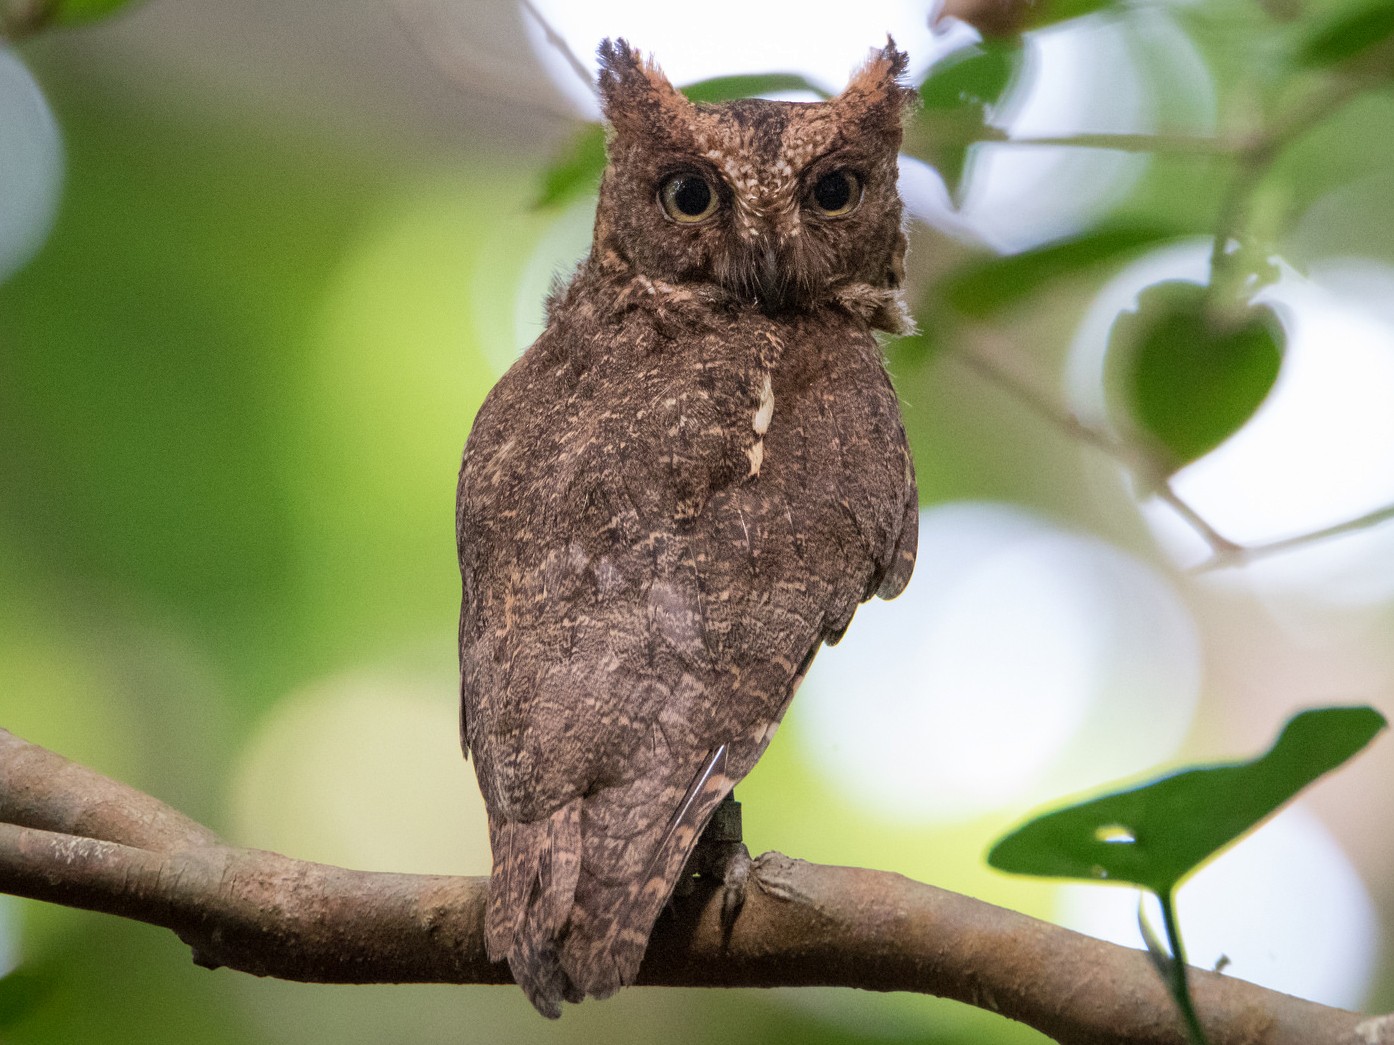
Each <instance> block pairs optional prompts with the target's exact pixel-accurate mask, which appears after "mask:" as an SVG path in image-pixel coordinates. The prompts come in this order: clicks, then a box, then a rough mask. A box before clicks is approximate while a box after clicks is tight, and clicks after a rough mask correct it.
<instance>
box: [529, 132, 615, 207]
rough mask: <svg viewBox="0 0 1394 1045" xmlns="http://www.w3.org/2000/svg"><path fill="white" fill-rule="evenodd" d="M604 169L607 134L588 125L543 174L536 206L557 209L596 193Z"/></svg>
mask: <svg viewBox="0 0 1394 1045" xmlns="http://www.w3.org/2000/svg"><path fill="white" fill-rule="evenodd" d="M604 170H605V131H604V130H603V129H602V128H601V126H600V124H598V123H588V124H586V126H585V127H583V128H582V129H581V131H580V133H579V134H577V135H576V137H574V138H572V139H571V142H570V143H569V144H568V145H567V146H566V149H565V151H564V152H563V153H562V154H561V156H559V157H558V158H557V159H556V160H555V161H554V162H553V163H552V165H551V166H550V167H548V168H547V169H546V170H545V171H544V172H543V173H542V191H541V192H539V193H538V195H537V202H536V204H535V206H538V207H555V206H557V205H558V204H561V203H568V202H570V201H571V200H573V199H575V198H576V197H577V196H584V195H585V194H586V193H588V192H594V191H595V187H596V186H597V185H599V184H600V175H601V173H602V172H603V171H604Z"/></svg>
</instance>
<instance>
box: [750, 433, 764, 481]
mask: <svg viewBox="0 0 1394 1045" xmlns="http://www.w3.org/2000/svg"><path fill="white" fill-rule="evenodd" d="M745 456H746V457H749V458H750V477H751V478H754V477H755V476H757V475H759V474H760V466H761V465H762V464H764V463H765V441H764V440H763V439H757V440H755V445H754V446H752V447H751V448H750V449H749V450H747V451H746V452H745Z"/></svg>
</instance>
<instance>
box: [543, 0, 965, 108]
mask: <svg viewBox="0 0 1394 1045" xmlns="http://www.w3.org/2000/svg"><path fill="white" fill-rule="evenodd" d="M534 3H535V4H536V6H537V8H538V10H540V11H541V12H542V14H543V16H544V17H545V18H546V19H547V21H548V22H549V23H550V24H551V25H552V27H553V28H555V29H556V30H557V32H558V33H559V34H560V35H561V36H562V37H563V38H564V39H565V40H566V41H567V42H568V43H569V44H570V45H571V49H572V50H573V51H575V52H576V55H577V56H578V57H579V58H580V59H581V61H582V62H584V63H586V65H587V66H588V67H589V68H590V69H591V70H592V72H594V71H595V69H596V59H595V49H596V47H597V46H598V45H599V44H600V41H601V40H603V39H605V38H606V37H617V36H622V37H624V38H625V39H627V40H628V41H629V42H630V43H631V44H632V45H633V46H635V47H637V48H639V49H640V50H641V51H643V52H645V53H646V54H652V55H653V56H654V57H655V58H656V59H657V60H658V64H659V65H660V66H661V67H662V68H663V71H664V73H666V74H667V75H668V78H669V79H670V80H672V81H673V82H674V83H676V84H687V83H692V82H694V81H697V80H705V79H708V78H710V77H713V76H730V75H735V74H738V73H778V72H798V73H803V74H804V75H805V76H807V77H808V78H809V79H810V80H813V81H814V82H815V83H817V84H819V85H820V86H822V87H824V88H825V89H826V90H828V91H840V90H841V89H842V88H843V87H844V86H846V83H847V79H848V77H849V76H850V75H851V73H852V71H853V70H854V69H855V68H857V67H858V66H860V65H861V64H862V62H864V61H866V58H867V55H868V54H869V53H870V51H871V49H872V48H874V47H878V48H879V47H882V46H884V45H885V42H886V34H887V33H890V34H891V35H892V36H894V37H895V42H896V46H898V47H899V48H901V50H903V51H905V52H906V53H908V54H909V55H910V71H909V75H910V78H911V79H912V80H913V81H914V82H916V83H918V82H919V80H920V79H922V78H923V76H924V73H925V71H926V70H927V69H928V68H929V65H930V62H931V61H932V60H933V59H934V58H936V57H937V56H939V55H941V54H943V53H946V51H947V50H950V49H952V48H953V47H957V46H958V45H959V44H960V43H961V41H962V39H963V36H962V34H961V33H955V34H954V35H953V37H952V38H945V37H936V36H934V35H933V34H931V33H930V31H929V9H928V6H927V5H925V4H924V3H920V2H915V0H870V2H865V3H860V4H848V5H843V6H840V7H838V8H837V9H836V11H835V13H834V12H833V11H832V10H829V11H827V12H822V11H819V10H818V9H817V8H810V6H809V5H808V4H807V3H805V2H800V0H777V2H770V3H751V2H750V0H706V2H705V3H703V4H702V5H701V7H700V8H690V7H685V6H683V5H681V4H655V3H653V2H652V0H597V2H594V3H586V4H577V3H569V2H566V0H534ZM520 17H522V18H523V19H524V21H525V22H526V23H527V28H528V33H529V36H530V38H531V39H532V42H533V47H534V48H535V50H536V52H537V54H538V56H539V57H540V58H541V60H542V61H543V63H544V64H545V66H546V68H547V71H548V74H549V75H550V76H551V77H552V78H553V80H555V82H556V83H557V85H558V86H559V87H560V88H561V89H562V90H563V91H564V92H565V93H566V94H567V96H568V97H569V98H570V99H572V101H573V102H574V103H575V104H576V106H577V108H578V109H579V110H580V111H581V112H583V113H585V114H586V115H587V116H590V117H591V118H595V117H596V116H598V115H599V113H598V110H597V108H596V103H595V98H594V97H593V96H592V95H591V94H589V92H587V91H586V89H585V86H584V85H583V84H582V83H581V80H580V77H578V76H577V75H576V73H575V72H574V71H573V70H572V69H571V68H570V67H569V66H568V65H567V64H566V62H565V60H564V59H563V58H562V56H561V55H560V54H558V52H557V49H556V48H555V47H553V46H552V45H551V44H549V43H548V42H547V40H546V37H545V36H544V34H543V32H542V28H541V27H540V26H539V25H538V24H537V20H536V19H535V18H533V17H531V16H530V15H528V14H526V13H523V14H521V15H520Z"/></svg>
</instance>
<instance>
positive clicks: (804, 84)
mask: <svg viewBox="0 0 1394 1045" xmlns="http://www.w3.org/2000/svg"><path fill="white" fill-rule="evenodd" d="M681 90H682V93H683V94H685V95H687V97H688V98H690V99H691V100H692V101H694V102H729V101H734V100H735V99H737V98H755V97H757V96H759V95H765V94H783V93H785V92H786V91H809V92H811V93H813V94H816V95H818V97H820V98H827V97H828V92H827V91H825V90H823V88H821V87H819V86H818V85H817V84H815V83H813V82H812V81H810V80H809V79H808V78H807V77H804V76H800V75H799V74H798V73H764V74H762V75H759V76H713V77H712V78H711V79H710V80H698V81H697V82H696V83H690V84H688V85H687V86H686V87H683V88H681Z"/></svg>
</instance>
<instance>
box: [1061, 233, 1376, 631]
mask: <svg viewBox="0 0 1394 1045" xmlns="http://www.w3.org/2000/svg"><path fill="white" fill-rule="evenodd" d="M1209 251H1210V241H1209V240H1197V241H1191V242H1188V243H1185V244H1180V245H1177V246H1172V247H1167V248H1165V249H1163V250H1159V251H1156V252H1154V253H1152V254H1150V255H1148V256H1147V257H1145V258H1143V259H1141V260H1140V261H1138V262H1136V263H1135V264H1133V265H1131V266H1129V267H1128V268H1126V269H1124V270H1123V272H1121V273H1120V274H1119V275H1118V276H1116V277H1115V278H1114V279H1113V280H1112V281H1111V282H1110V283H1109V284H1108V285H1107V286H1105V287H1104V289H1103V290H1102V291H1101V292H1100V293H1099V295H1098V296H1097V297H1096V298H1095V300H1094V303H1093V305H1092V306H1091V307H1090V309H1089V312H1088V313H1087V315H1086V316H1085V319H1084V321H1083V322H1082V323H1081V324H1080V327H1079V331H1078V332H1077V334H1076V335H1075V340H1074V344H1073V346H1072V348H1071V355H1070V364H1069V369H1068V373H1067V391H1068V396H1069V399H1070V402H1071V406H1072V408H1073V409H1074V410H1075V411H1076V412H1077V413H1079V414H1080V416H1081V417H1082V418H1084V419H1086V420H1089V421H1092V422H1093V423H1096V424H1105V423H1107V411H1106V409H1105V405H1104V390H1103V388H1104V386H1103V380H1102V374H1103V367H1104V356H1105V350H1106V347H1107V341H1108V331H1109V328H1110V327H1111V325H1112V323H1113V320H1114V318H1115V317H1116V316H1117V315H1118V313H1119V312H1120V311H1122V310H1124V309H1126V308H1130V307H1132V306H1133V305H1134V304H1135V302H1136V298H1137V294H1138V292H1139V291H1140V290H1141V289H1142V288H1144V287H1146V286H1148V285H1149V284H1152V283H1155V282H1158V281H1161V280H1167V279H1185V280H1190V281H1193V282H1197V283H1199V282H1203V281H1204V280H1205V279H1206V278H1207V277H1208V267H1209V261H1208V258H1209ZM1259 300H1260V301H1263V302H1267V303H1270V304H1272V305H1273V306H1274V307H1275V309H1276V310H1277V313H1278V315H1279V317H1280V318H1281V320H1282V322H1283V325H1284V328H1285V331H1286V335H1287V345H1286V353H1285V356H1284V361H1283V369H1282V372H1281V373H1280V374H1279V377H1278V382H1277V385H1276V386H1275V387H1274V389H1273V391H1272V393H1271V394H1270V395H1269V397H1268V399H1267V400H1266V401H1265V403H1264V404H1263V406H1262V407H1260V409H1259V411H1258V413H1257V414H1255V416H1254V417H1253V418H1252V419H1251V420H1250V421H1249V423H1248V424H1246V425H1245V426H1244V427H1243V428H1242V429H1241V430H1240V431H1239V432H1237V433H1236V434H1235V435H1234V436H1233V437H1231V438H1230V439H1229V440H1227V441H1226V442H1225V443H1224V444H1222V445H1221V446H1220V447H1218V448H1217V449H1216V450H1214V451H1212V452H1211V453H1209V454H1207V455H1206V456H1205V457H1203V458H1201V459H1200V460H1199V461H1197V462H1195V463H1194V464H1192V465H1190V466H1188V467H1187V468H1185V469H1183V470H1182V471H1181V472H1180V473H1179V474H1178V475H1177V476H1176V478H1175V480H1174V483H1173V485H1174V487H1175V489H1176V491H1177V493H1179V494H1180V495H1181V496H1182V497H1183V498H1184V499H1185V500H1186V501H1188V502H1189V503H1190V504H1191V505H1192V506H1193V507H1194V508H1196V510H1198V511H1199V512H1200V513H1201V515H1203V516H1204V517H1205V518H1206V519H1207V520H1209V521H1210V523H1211V524H1212V525H1214V526H1215V527H1216V528H1217V529H1218V530H1219V531H1220V532H1221V533H1223V534H1224V535H1225V536H1227V537H1229V538H1230V539H1232V540H1236V541H1239V542H1241V543H1261V542H1264V541H1268V540H1272V539H1276V538H1282V537H1288V536H1293V535H1297V534H1302V533H1306V532H1310V531H1312V530H1317V529H1321V528H1323V527H1326V526H1330V525H1333V524H1336V523H1340V522H1343V521H1345V520H1348V519H1351V518H1354V517H1356V516H1359V515H1362V514H1364V513H1366V512H1369V511H1373V510H1375V509H1378V508H1381V507H1383V506H1385V505H1388V504H1391V503H1394V410H1391V409H1390V406H1389V404H1390V403H1394V306H1391V305H1390V304H1389V303H1390V302H1391V301H1394V268H1391V267H1389V266H1387V265H1382V264H1380V263H1377V262H1373V261H1360V262H1353V261H1342V262H1333V263H1328V264H1327V265H1324V266H1315V267H1313V269H1312V270H1311V272H1310V274H1309V275H1308V276H1305V277H1304V276H1302V275H1299V274H1298V273H1296V272H1295V271H1293V270H1291V269H1288V268H1284V269H1283V270H1282V276H1281V278H1280V279H1279V281H1278V282H1277V283H1276V284H1274V285H1273V286H1271V287H1268V288H1266V289H1265V290H1264V291H1263V292H1262V294H1261V295H1260V297H1259ZM1144 514H1145V516H1146V518H1147V519H1148V521H1149V522H1150V523H1151V524H1152V525H1153V527H1154V530H1155V532H1156V533H1157V535H1158V538H1159V539H1160V540H1161V541H1162V542H1163V543H1164V544H1165V545H1167V546H1168V547H1169V548H1170V549H1171V550H1172V551H1173V553H1174V554H1175V555H1176V556H1177V558H1178V559H1180V560H1181V561H1184V562H1192V561H1198V560H1199V559H1201V558H1203V557H1204V554H1205V549H1204V547H1203V545H1201V543H1200V542H1199V539H1198V538H1197V537H1195V535H1194V534H1193V533H1191V532H1190V531H1189V529H1188V528H1187V527H1186V526H1185V525H1184V524H1183V523H1181V522H1180V521H1179V520H1178V519H1176V517H1175V515H1174V513H1172V512H1171V511H1170V509H1168V508H1167V507H1166V506H1164V505H1161V504H1155V503H1154V504H1148V505H1147V506H1146V508H1145V511H1144ZM1392 556H1394V524H1386V525H1384V526H1378V527H1375V528H1373V529H1369V530H1366V531H1363V532H1359V533H1356V534H1354V535H1351V536H1348V537H1342V538H1339V539H1337V540H1333V541H1326V542H1321V543H1317V544H1313V545H1310V546H1307V547H1304V548H1300V549H1297V550H1293V551H1289V552H1285V553H1283V554H1282V555H1279V556H1275V557H1273V558H1271V559H1265V560H1261V561H1258V562H1255V563H1253V564H1250V565H1248V566H1245V567H1243V568H1242V569H1238V570H1225V571H1220V572H1218V573H1216V574H1214V575H1213V576H1214V577H1215V578H1216V581H1217V582H1218V583H1243V584H1246V585H1247V584H1254V585H1257V586H1259V587H1260V588H1261V589H1263V590H1266V591H1269V592H1273V593H1280V592H1285V591H1290V592H1302V593H1304V594H1307V595H1310V596H1315V597H1318V598H1320V599H1322V600H1323V601H1326V602H1329V603H1336V604H1365V603H1371V602H1375V601H1378V600H1381V599H1385V598H1388V597H1389V596H1390V595H1391V594H1394V574H1391V573H1390V571H1388V570H1385V569H1382V568H1378V569H1377V568H1376V567H1377V566H1382V564H1384V563H1387V562H1389V561H1390V558H1391V557H1392Z"/></svg>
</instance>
